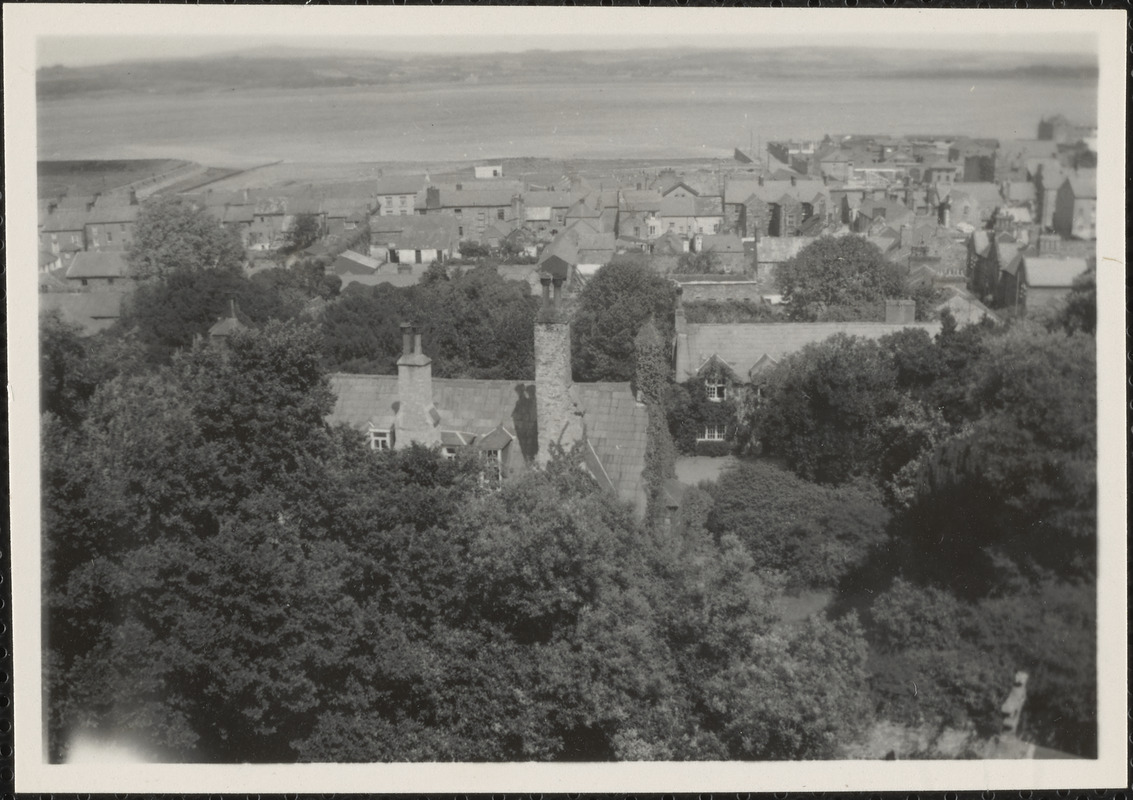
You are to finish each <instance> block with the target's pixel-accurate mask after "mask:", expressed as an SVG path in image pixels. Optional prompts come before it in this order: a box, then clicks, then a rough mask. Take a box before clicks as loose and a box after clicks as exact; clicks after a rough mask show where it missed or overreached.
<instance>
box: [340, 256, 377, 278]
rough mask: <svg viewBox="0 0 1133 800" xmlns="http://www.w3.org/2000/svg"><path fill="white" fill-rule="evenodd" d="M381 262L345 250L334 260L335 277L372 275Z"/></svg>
mask: <svg viewBox="0 0 1133 800" xmlns="http://www.w3.org/2000/svg"><path fill="white" fill-rule="evenodd" d="M381 264H382V262H381V261H378V260H377V259H376V258H370V257H369V256H367V255H363V254H362V253H356V252H354V251H353V250H347V251H346V252H344V253H340V254H339V256H338V258H336V259H335V260H334V266H333V270H334V274H335V275H373V274H374V271H375V270H377V268H378V267H379V266H381Z"/></svg>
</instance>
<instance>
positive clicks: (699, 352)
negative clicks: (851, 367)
mask: <svg viewBox="0 0 1133 800" xmlns="http://www.w3.org/2000/svg"><path fill="white" fill-rule="evenodd" d="M906 327H908V328H922V329H924V330H926V331H928V333H929V334H930V335H935V334H936V333H938V332H939V331H940V323H939V322H918V323H913V324H911V325H901V324H892V323H886V322H760V323H694V324H687V325H686V326H685V328H686V331H687V336H680V337H678V342H677V347H678V350H680V349H681V348H685V352H684V353H678V363H680V364H681V365H683V367H684V369H685V370H686V373H685V374H683V375H677V376H676V379H677V380H678V381H684V380H688V379H689V378H692V377H694V376H695V375H696V374H697V372H698V371H699V370H700V369H701V367H703V366H704V365H705V364H706V363H708V361H709V360H710V359H711V358H713V357H714V356H715V357H716V358H718V359H720V360H722V361H723V362H724V363H725V364H726V365H727V366H728V367H729V368H731V370H732V371H733V372H734V373H736V375H737V376H739V377H741V378H742V377H744V376H746V375H749V374H751V370H752V368H753V367H755V366H756V365H757V364H758V363H759V362H760V361H761V360H764V361H765V363H766V360H768V359H769V360H770V361H772V362H778V361H781V360H782V359H783V358H784V357H786V356H789V355H790V354H791V353H794V352H797V351H799V350H801V349H802V348H803V347H805V346H806V345H808V344H811V343H814V342H821V341H823V340H824V339H827V338H829V337H830V336H833V335H834V334H836V333H845V334H849V335H852V336H863V337H866V338H870V339H877V338H880V337H882V336H885V335H887V334H890V333H893V332H895V331H899V330H901V329H902V328H906Z"/></svg>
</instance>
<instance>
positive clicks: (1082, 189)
mask: <svg viewBox="0 0 1133 800" xmlns="http://www.w3.org/2000/svg"><path fill="white" fill-rule="evenodd" d="M1066 180H1067V181H1068V182H1069V183H1070V188H1071V189H1072V190H1073V191H1074V196H1075V197H1078V198H1096V197H1097V196H1098V173H1097V170H1092V169H1080V170H1078V171H1077V172H1071V173H1070V174H1069V176H1067V178H1066Z"/></svg>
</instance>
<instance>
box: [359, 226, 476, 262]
mask: <svg viewBox="0 0 1133 800" xmlns="http://www.w3.org/2000/svg"><path fill="white" fill-rule="evenodd" d="M458 230H459V225H458V220H457V217H456V216H454V215H453V214H430V215H428V216H424V217H422V216H401V215H397V216H386V217H381V216H375V217H371V218H370V256H371V257H372V258H377V259H380V260H381V261H388V262H391V263H394V264H431V263H432V262H434V261H439V262H441V263H444V262H445V261H448V260H450V259H451V258H453V257H454V255H455V254H456V253H457V251H458V248H459V245H460V236H459V234H458Z"/></svg>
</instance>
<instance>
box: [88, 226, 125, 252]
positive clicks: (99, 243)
mask: <svg viewBox="0 0 1133 800" xmlns="http://www.w3.org/2000/svg"><path fill="white" fill-rule="evenodd" d="M133 238H134V223H133V222H100V223H97V224H92V225H87V226H86V240H87V249H89V250H125V249H126V247H127V245H129V244H130V242H131V241H132V240H133Z"/></svg>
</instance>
